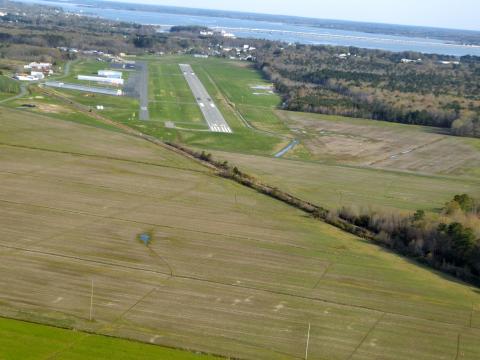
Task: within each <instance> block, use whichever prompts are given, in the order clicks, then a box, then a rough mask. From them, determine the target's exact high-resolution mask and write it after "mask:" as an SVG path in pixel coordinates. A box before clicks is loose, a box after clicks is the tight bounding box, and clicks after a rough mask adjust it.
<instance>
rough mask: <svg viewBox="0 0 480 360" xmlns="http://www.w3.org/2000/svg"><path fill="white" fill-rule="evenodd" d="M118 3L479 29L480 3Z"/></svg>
mask: <svg viewBox="0 0 480 360" xmlns="http://www.w3.org/2000/svg"><path fill="white" fill-rule="evenodd" d="M117 1H118V0H117ZM120 1H124V2H130V3H135V2H139V3H140V2H142V3H150V4H159V5H173V6H185V7H196V8H207V9H222V10H238V11H249V12H260V13H269V14H286V15H298V16H308V17H316V18H325V19H343V20H356V21H370V22H383V23H393V24H407V25H424V26H437V27H449V28H459V29H472V30H480V0H287V1H285V0H236V1H228V0H202V1H198V0H197V1H195V0H141V1H134V0H120Z"/></svg>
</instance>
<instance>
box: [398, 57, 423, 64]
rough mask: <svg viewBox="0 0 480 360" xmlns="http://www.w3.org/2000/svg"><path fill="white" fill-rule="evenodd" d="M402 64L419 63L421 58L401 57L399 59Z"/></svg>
mask: <svg viewBox="0 0 480 360" xmlns="http://www.w3.org/2000/svg"><path fill="white" fill-rule="evenodd" d="M400 62H401V63H402V64H412V63H421V62H422V59H407V58H403V59H401V60H400Z"/></svg>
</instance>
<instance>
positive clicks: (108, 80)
mask: <svg viewBox="0 0 480 360" xmlns="http://www.w3.org/2000/svg"><path fill="white" fill-rule="evenodd" d="M77 79H78V80H83V81H94V82H97V83H102V84H107V85H116V86H123V84H124V80H123V73H122V72H121V71H114V70H98V73H97V76H93V75H78V76H77Z"/></svg>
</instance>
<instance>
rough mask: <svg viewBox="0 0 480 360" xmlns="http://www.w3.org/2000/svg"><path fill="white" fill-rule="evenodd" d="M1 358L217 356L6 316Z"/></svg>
mask: <svg viewBox="0 0 480 360" xmlns="http://www.w3.org/2000/svg"><path fill="white" fill-rule="evenodd" d="M27 344H28V345H27ZM0 358H1V359H2V360H17V359H22V360H30V359H31V360H37V359H47V358H54V359H62V360H67V359H68V360H74V359H96V360H109V359H118V360H127V359H132V360H133V359H165V360H195V359H198V360H203V359H205V360H210V359H211V360H213V359H218V358H216V357H213V356H207V355H197V354H194V353H191V352H186V351H181V350H174V349H168V348H163V347H160V346H154V345H151V344H144V343H139V342H134V341H129V340H124V339H116V338H112V337H106V336H99V335H94V334H88V333H82V332H78V331H72V330H66V329H60V328H55V327H50V326H45V325H40V324H34V323H27V322H23V321H18V320H12V319H5V318H0Z"/></svg>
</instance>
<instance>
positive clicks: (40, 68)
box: [23, 62, 52, 71]
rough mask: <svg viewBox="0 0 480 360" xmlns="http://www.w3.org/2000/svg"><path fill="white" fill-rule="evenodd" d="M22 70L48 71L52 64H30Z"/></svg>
mask: <svg viewBox="0 0 480 360" xmlns="http://www.w3.org/2000/svg"><path fill="white" fill-rule="evenodd" d="M23 68H24V69H26V70H38V71H48V70H50V69H51V68H52V64H50V63H37V62H31V63H30V64H28V65H24V66H23Z"/></svg>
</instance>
